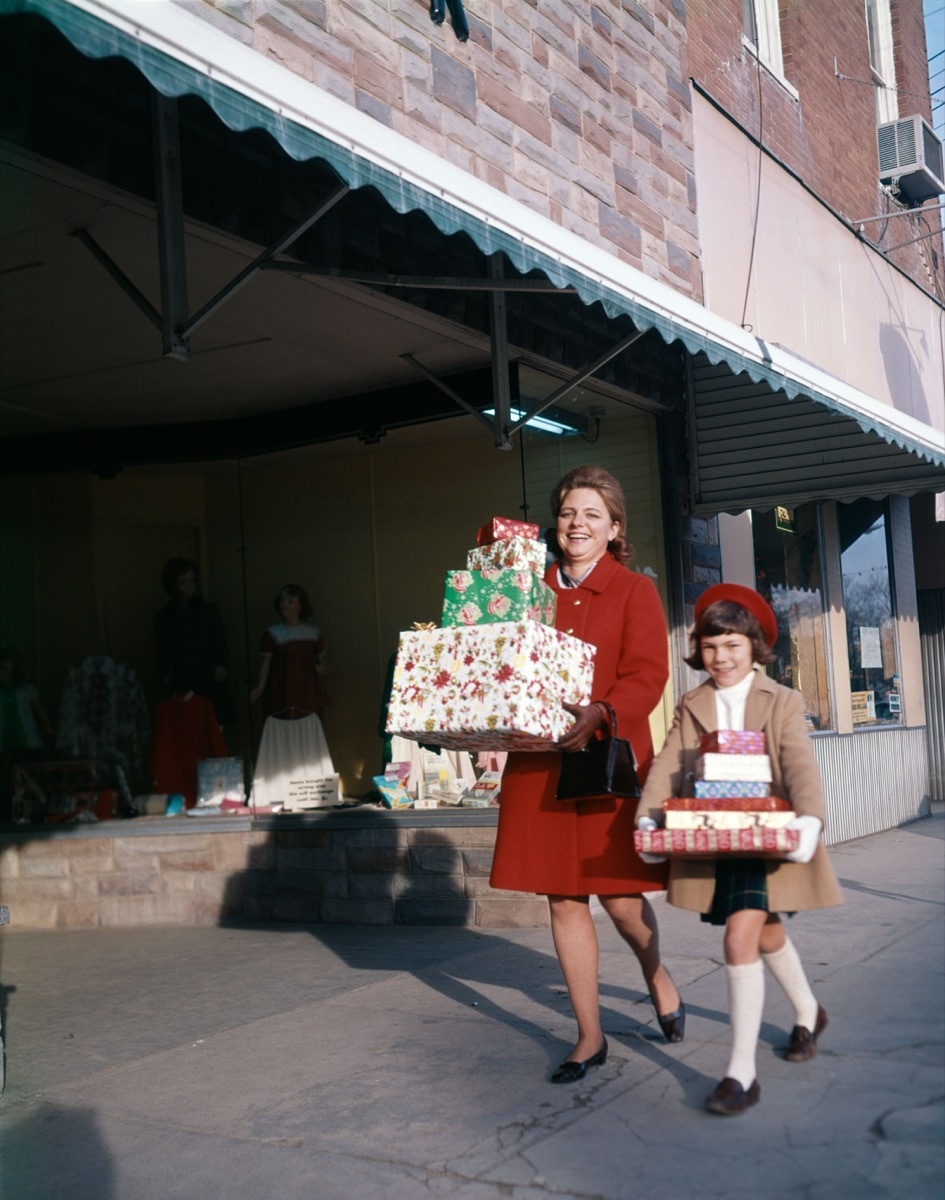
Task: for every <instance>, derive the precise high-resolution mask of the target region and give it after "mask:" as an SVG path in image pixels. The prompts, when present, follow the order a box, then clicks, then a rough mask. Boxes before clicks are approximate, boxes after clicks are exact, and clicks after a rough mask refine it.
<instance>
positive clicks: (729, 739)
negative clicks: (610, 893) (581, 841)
mask: <svg viewBox="0 0 945 1200" xmlns="http://www.w3.org/2000/svg"><path fill="white" fill-rule="evenodd" d="M699 750H700V755H699V758H698V759H697V760H696V776H697V778H696V781H695V793H696V794H695V796H694V797H679V796H677V797H673V798H672V799H670V800H664V801H663V818H664V823H665V828H664V829H655V830H651V831H649V832H647V831H643V830H638V831H637V833H636V835H635V845H636V848H637V850H638V851H641V850H642V851H645V852H646V853H649V854H667V855H673V854H676V855H686V856H691V855H697V854H710V855H720V854H726V855H728V854H751V855H755V856H771V857H783V856H784V855H785V854H787V853H788V852H789V851H790V850H794V849H796V847H797V844H798V838H799V835H798V834H797V833H796V832H795V831H793V830H790V829H787V828H785V827H786V826H787V825H788V824H789V823H790V822H791V821H793V820H794V817H795V814H794V813H793V812H792V811H791V807H790V805H789V804H788V802H787V801H786V800H781V799H779V798H778V797H777V796H769V795H768V792H769V791H770V787H769V785H770V783H771V759H770V758H769V757H768V755H767V753H766V749H765V735H764V734H763V733H758V732H755V731H752V730H746V731H744V732H742V731H735V730H731V729H724V730H719V731H718V732H715V733H707V734H705V735H704V736H703V738H702V740H701V742H700V744H699Z"/></svg>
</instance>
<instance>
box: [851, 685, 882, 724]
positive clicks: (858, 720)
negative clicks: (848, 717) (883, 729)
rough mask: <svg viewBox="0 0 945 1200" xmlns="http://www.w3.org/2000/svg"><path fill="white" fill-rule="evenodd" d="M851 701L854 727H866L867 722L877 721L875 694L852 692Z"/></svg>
mask: <svg viewBox="0 0 945 1200" xmlns="http://www.w3.org/2000/svg"><path fill="white" fill-rule="evenodd" d="M850 701H851V703H852V705H853V724H854V725H865V724H866V722H867V721H875V720H876V693H875V692H851V693H850Z"/></svg>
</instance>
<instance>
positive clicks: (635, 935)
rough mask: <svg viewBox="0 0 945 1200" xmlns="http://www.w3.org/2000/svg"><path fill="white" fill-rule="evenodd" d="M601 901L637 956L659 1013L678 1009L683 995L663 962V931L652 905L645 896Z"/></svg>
mask: <svg viewBox="0 0 945 1200" xmlns="http://www.w3.org/2000/svg"><path fill="white" fill-rule="evenodd" d="M600 902H601V904H602V905H603V907H604V910H605V912H606V913H607V915H608V916H609V917H610V919H611V920H612V921H613V923H614V927H615V928H616V930H617V932H618V933H619V934H620V936H621V937H622V938H623V940H624V941H625V942H626V943H627V945H628V946H629V947H630V949H631V950H632V951H633V953H634V954H635V955H636V957H637V961H638V962H639V964H640V970H641V971H642V972H643V978H644V979H645V980H646V986H647V988H648V989H649V993H650V995H651V997H652V998H653V1003H654V1004H655V1005H656V1011H657V1013H658V1014H659V1015H660V1016H668V1015H669V1014H670V1013H673V1012H676V1011H677V1009H678V1008H679V1006H680V995H679V992H678V990H677V988H676V985H675V984H674V983H673V980H672V977H671V975H670V973H669V971H667V970H666V968H665V967H664V966H663V964H662V962H661V961H660V931H659V927H658V926H657V923H656V913H655V912H654V911H653V906H652V905H651V904H650V902H649V900H647V899H646V898H645V897H644V896H601V897H600Z"/></svg>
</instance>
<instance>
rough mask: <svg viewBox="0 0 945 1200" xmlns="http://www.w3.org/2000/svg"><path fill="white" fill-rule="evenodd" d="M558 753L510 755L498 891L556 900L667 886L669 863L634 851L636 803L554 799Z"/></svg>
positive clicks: (495, 870)
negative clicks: (647, 859)
mask: <svg viewBox="0 0 945 1200" xmlns="http://www.w3.org/2000/svg"><path fill="white" fill-rule="evenodd" d="M560 757H561V756H560V754H559V753H558V752H557V751H554V752H550V753H547V754H544V753H539V754H531V753H528V754H523V753H518V754H510V755H509V760H508V763H507V764H506V768H505V771H504V772H503V775H502V791H501V794H500V797H499V829H498V833H497V836H496V844H495V856H494V858H493V861H492V874H491V877H490V882H491V884H492V886H493V887H494V888H503V889H507V890H509V891H515V892H537V893H539V894H542V895H557V896H624V895H633V894H638V893H640V892H657V891H661V890H662V889H663V888H665V887H666V880H667V873H668V867H667V865H666V864H665V863H656V864H647V863H644V862H643V861H641V859H640V857H639V855H638V854H637V853H636V851H635V850H634V848H633V831H634V827H635V823H636V810H637V803H638V801H637V800H622V799H609V800H592V801H586V800H584V801H580V802H579V803H575V802H573V801H570V802H562V801H560V800H556V799H555V787H556V786H557V782H558V767H559V763H560Z"/></svg>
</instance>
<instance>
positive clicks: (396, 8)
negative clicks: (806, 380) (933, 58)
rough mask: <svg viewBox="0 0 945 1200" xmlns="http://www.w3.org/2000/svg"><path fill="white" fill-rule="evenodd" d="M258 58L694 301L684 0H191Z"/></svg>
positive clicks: (697, 280)
mask: <svg viewBox="0 0 945 1200" xmlns="http://www.w3.org/2000/svg"><path fill="white" fill-rule="evenodd" d="M186 7H187V8H188V9H189V11H191V12H193V13H195V14H197V15H198V16H201V17H203V18H204V19H206V20H208V21H211V22H212V23H213V24H214V25H215V26H217V27H218V28H221V29H223V30H224V31H225V32H227V33H229V34H230V35H231V36H233V37H236V38H238V39H239V40H240V41H242V42H244V43H246V44H248V45H251V46H252V47H253V48H254V49H255V50H257V51H258V52H259V53H260V54H264V55H266V56H267V57H268V58H271V59H273V60H275V61H276V62H278V63H280V64H281V65H283V66H285V67H286V68H287V69H288V70H290V71H293V72H295V73H297V74H298V75H301V76H302V77H304V78H305V79H308V80H311V81H312V82H313V83H315V84H317V85H318V86H319V87H320V88H323V89H324V90H325V91H327V92H329V93H331V94H332V95H333V96H337V97H338V98H340V99H341V100H343V101H345V102H346V103H348V104H350V105H352V106H353V107H355V108H357V109H359V110H360V111H361V112H363V113H366V114H368V115H369V116H371V117H373V118H374V119H375V120H377V121H379V122H381V123H382V124H384V125H387V126H389V127H390V128H391V129H394V130H396V131H397V132H398V133H402V134H404V135H405V136H406V137H408V138H410V139H411V140H412V141H414V142H416V143H418V144H419V145H421V146H423V147H425V148H426V149H428V150H430V151H432V152H433V153H435V154H437V155H440V156H441V157H443V158H444V159H446V160H448V161H449V162H451V163H453V164H455V165H457V166H459V167H461V168H462V169H463V170H466V171H468V172H470V174H472V175H475V176H477V177H479V178H481V179H483V180H485V181H486V182H488V183H489V184H491V185H492V186H493V187H496V188H498V189H499V190H500V191H502V192H505V193H506V194H507V195H509V196H512V197H514V198H515V199H517V200H520V201H522V202H523V203H524V204H526V205H528V206H529V207H530V208H533V209H534V210H535V211H536V212H539V213H541V214H542V215H543V216H546V217H549V218H551V219H552V220H554V221H556V222H557V223H559V224H561V225H562V226H564V227H565V228H567V229H569V230H572V231H574V232H575V233H577V234H579V235H580V236H582V237H585V238H587V239H588V240H589V241H591V242H594V243H596V244H601V243H603V244H604V245H605V246H606V248H607V249H609V250H610V251H611V252H613V253H615V254H617V255H618V256H619V257H620V258H622V259H624V260H625V261H627V262H629V263H632V264H633V265H634V266H636V267H639V268H641V269H642V270H644V271H645V272H646V273H647V274H649V275H652V276H654V277H657V278H660V279H663V280H665V281H667V282H668V283H670V284H671V285H672V286H674V287H675V288H677V289H678V290H680V291H682V292H684V293H686V294H687V295H694V296H696V297H697V298H698V297H699V292H700V288H701V276H700V271H699V269H698V238H697V230H696V218H695V186H694V182H693V151H692V119H691V102H690V95H689V88H688V83H687V81H686V77H687V68H686V66H685V36H686V31H685V12H684V5H683V4H682V3H681V0H598V2H597V3H588V2H587V0H542V2H541V3H540V4H539V3H538V0H495V2H492V3H489V2H486V0H481V2H480V0H477V2H476V3H474V4H470V5H469V6H468V9H467V17H468V20H469V27H470V36H469V40H468V41H467V42H465V43H462V42H460V41H459V40H458V39H457V38H456V36H455V34H454V33H453V30H452V28H451V26H450V23H449V19H448V18H447V21H446V22H445V23H444V24H443V25H441V26H437V25H434V24H433V23H432V22H431V20H430V17H429V4H428V0H256V2H255V3H249V2H248V0H188V2H187V4H186Z"/></svg>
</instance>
